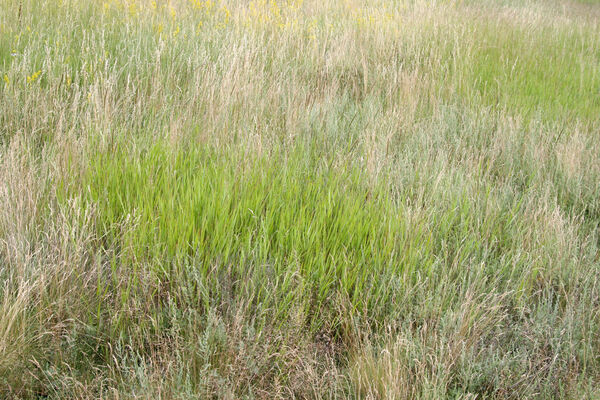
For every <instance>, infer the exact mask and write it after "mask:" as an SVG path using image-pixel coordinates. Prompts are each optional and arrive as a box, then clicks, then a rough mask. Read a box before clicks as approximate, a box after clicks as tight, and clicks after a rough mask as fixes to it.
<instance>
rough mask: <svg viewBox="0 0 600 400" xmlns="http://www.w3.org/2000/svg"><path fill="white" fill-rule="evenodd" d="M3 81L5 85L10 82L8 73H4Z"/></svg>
mask: <svg viewBox="0 0 600 400" xmlns="http://www.w3.org/2000/svg"><path fill="white" fill-rule="evenodd" d="M4 83H6V84H7V85H8V84H9V83H10V79H8V75H6V74H4Z"/></svg>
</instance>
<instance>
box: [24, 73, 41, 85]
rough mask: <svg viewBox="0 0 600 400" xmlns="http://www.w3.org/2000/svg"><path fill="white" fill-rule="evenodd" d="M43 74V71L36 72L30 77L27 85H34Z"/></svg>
mask: <svg viewBox="0 0 600 400" xmlns="http://www.w3.org/2000/svg"><path fill="white" fill-rule="evenodd" d="M41 74H42V70H38V71H36V72H34V73H33V74H32V75H29V76H28V77H27V83H33V82H35V81H36V79H37V78H39V76H40V75H41Z"/></svg>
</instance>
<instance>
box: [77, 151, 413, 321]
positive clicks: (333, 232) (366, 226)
mask: <svg viewBox="0 0 600 400" xmlns="http://www.w3.org/2000/svg"><path fill="white" fill-rule="evenodd" d="M301 154H302V153H301V152H300V151H298V152H294V153H293V154H291V155H276V154H271V155H270V156H269V157H268V158H267V157H255V156H250V157H249V159H244V157H243V156H241V155H238V154H236V153H234V154H231V153H223V152H216V151H210V150H205V149H202V148H200V149H188V150H183V149H181V150H178V151H172V150H170V149H169V147H167V146H165V145H164V144H157V145H155V146H153V147H151V148H150V149H148V150H147V151H142V152H141V153H140V154H139V156H137V157H133V158H132V157H131V156H130V155H128V154H127V153H126V152H117V154H103V155H100V156H98V157H96V158H95V159H93V160H91V163H90V170H89V171H88V172H87V174H86V177H85V179H86V183H85V184H84V187H87V193H86V198H87V199H88V201H89V204H95V205H97V209H96V212H97V214H98V218H100V221H99V224H98V226H99V229H101V232H99V234H100V235H99V236H100V237H103V238H104V242H105V243H104V246H106V247H108V248H110V247H114V246H117V247H119V248H122V249H123V251H124V252H126V253H127V254H128V255H129V257H128V258H126V260H125V261H124V262H126V263H127V262H128V263H131V264H132V265H135V264H152V265H154V267H155V268H156V273H157V274H158V276H160V277H161V279H167V280H168V279H169V278H172V279H174V281H172V282H171V284H172V285H178V284H179V283H178V281H177V279H179V278H181V274H182V273H183V274H185V271H182V269H184V270H185V269H194V270H197V271H196V272H198V271H200V272H201V273H202V274H205V275H208V274H210V273H211V271H212V270H213V268H214V267H215V266H216V267H217V268H224V267H225V266H227V265H230V264H233V265H238V266H242V268H243V266H244V265H252V266H254V268H256V269H263V270H269V271H268V273H269V274H273V275H275V276H281V277H282V280H283V281H285V279H283V277H286V276H288V275H289V276H291V275H293V274H295V273H299V274H300V275H301V277H302V280H303V281H304V282H305V285H307V287H306V290H307V292H306V295H308V296H309V298H310V296H311V295H313V296H314V298H315V300H316V301H317V303H318V304H320V303H322V302H324V301H325V300H326V299H327V297H328V296H330V295H331V294H332V293H333V292H334V291H339V292H341V293H345V294H346V295H347V296H348V297H349V299H350V300H351V302H352V304H353V305H354V306H355V307H356V308H358V309H361V310H362V309H363V308H365V309H371V310H373V308H372V306H374V304H370V302H371V301H372V300H373V299H375V297H372V296H365V291H366V288H367V286H371V287H384V286H385V281H386V280H388V279H389V278H390V277H391V276H394V275H399V274H401V273H402V272H403V271H404V268H405V264H406V262H407V260H408V259H410V257H411V256H414V254H412V252H413V251H414V250H413V249H412V247H413V246H414V245H415V244H416V243H417V242H418V240H419V235H418V234H417V232H413V234H412V235H411V237H410V239H409V238H407V237H406V229H407V228H406V220H405V216H404V215H403V212H402V208H401V207H399V206H398V205H397V204H395V203H394V201H392V200H391V199H390V198H389V196H385V192H382V191H381V189H379V188H374V189H373V188H370V187H369V186H368V185H366V184H365V183H364V181H365V176H364V174H361V173H360V172H359V171H357V170H355V169H352V168H350V169H348V170H347V171H345V172H343V171H344V170H332V169H330V168H327V166H324V167H323V168H316V167H315V165H310V162H309V160H308V159H303V158H302V155H301ZM313 164H314V163H313ZM125 220H127V221H129V224H130V226H127V227H125V228H123V226H122V222H123V221H125ZM124 229H125V230H124ZM132 268H134V267H132ZM289 283H290V282H287V283H286V284H289ZM280 289H281V290H282V291H284V292H285V291H288V290H290V288H288V287H285V286H284V287H281V288H280ZM388 295H389V294H388ZM381 296H384V297H385V296H386V293H380V295H379V296H378V299H377V301H380V302H383V303H385V302H386V301H385V298H383V297H381Z"/></svg>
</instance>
